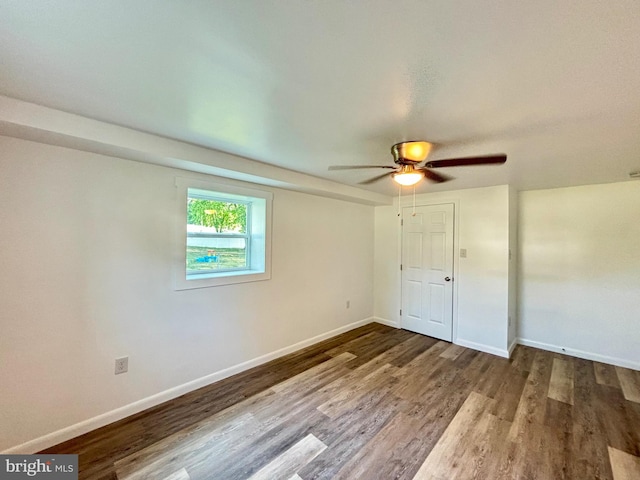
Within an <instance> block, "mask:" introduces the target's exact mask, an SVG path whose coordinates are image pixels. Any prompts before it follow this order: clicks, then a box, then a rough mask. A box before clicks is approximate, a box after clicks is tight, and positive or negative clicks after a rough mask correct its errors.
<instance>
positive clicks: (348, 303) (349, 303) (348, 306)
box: [347, 300, 351, 308]
mask: <svg viewBox="0 0 640 480" xmlns="http://www.w3.org/2000/svg"><path fill="white" fill-rule="evenodd" d="M350 307H351V300H347V308H350Z"/></svg>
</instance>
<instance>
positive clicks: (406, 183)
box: [393, 172, 424, 187]
mask: <svg viewBox="0 0 640 480" xmlns="http://www.w3.org/2000/svg"><path fill="white" fill-rule="evenodd" d="M423 177H424V174H422V173H419V172H412V173H402V172H400V173H394V174H393V180H394V181H395V182H396V183H398V184H400V185H402V186H403V187H410V186H411V185H415V184H416V183H418V182H419V181H420V180H422V178H423Z"/></svg>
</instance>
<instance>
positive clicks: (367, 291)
mask: <svg viewBox="0 0 640 480" xmlns="http://www.w3.org/2000/svg"><path fill="white" fill-rule="evenodd" d="M0 151H1V152H2V154H1V155H0V172H1V174H0V205H2V208H1V209H0V331H1V334H0V357H1V361H0V385H2V388H1V394H0V451H3V450H5V449H8V448H10V447H13V446H16V445H19V444H22V443H24V442H29V441H32V440H34V439H36V438H38V437H41V436H43V435H47V434H50V433H51V432H56V431H59V430H60V429H64V428H66V427H69V426H72V425H74V424H77V423H78V422H82V421H85V420H87V419H91V418H93V417H96V416H98V415H101V414H104V413H105V412H112V411H113V410H114V409H117V408H119V407H123V406H126V405H130V404H132V402H136V401H140V400H141V399H145V398H149V397H150V396H152V395H154V394H158V393H159V392H165V391H167V390H168V389H172V388H174V387H178V386H180V385H183V384H185V383H186V382H190V381H194V380H197V379H199V378H201V377H205V376H207V375H211V374H212V373H215V372H220V371H221V370H224V369H227V368H229V367H233V366H237V365H238V364H241V363H242V362H246V361H248V360H251V359H255V358H256V357H260V356H262V355H265V354H269V353H271V352H274V351H276V350H278V349H282V348H286V347H288V346H291V345H293V344H296V343H297V342H301V341H305V340H307V339H310V338H312V337H314V336H317V335H322V334H324V333H326V332H330V331H333V330H336V329H345V328H349V327H350V326H353V324H354V322H358V321H361V320H365V319H367V318H370V317H371V315H372V310H373V307H372V306H373V298H372V291H373V235H374V231H373V229H374V212H373V207H369V206H364V205H358V204H354V203H348V202H343V201H339V200H333V199H327V198H320V197H316V196H311V195H307V194H301V193H295V192H290V191H285V190H277V189H271V191H274V195H275V196H274V204H273V248H272V250H273V256H272V279H271V280H269V281H263V282H255V283H248V284H240V285H232V286H223V287H215V288H204V289H196V290H186V291H174V290H173V289H172V281H171V278H172V277H171V275H172V270H171V268H172V262H171V258H172V255H174V249H173V248H174V247H173V245H172V240H173V238H174V235H173V228H174V225H173V222H174V219H175V215H176V212H177V211H178V210H177V209H178V208H184V207H183V206H178V205H177V204H176V200H175V188H174V178H175V176H193V177H194V178H212V177H206V176H205V175H199V174H191V173H187V172H184V171H180V170H173V169H170V168H165V167H160V166H152V165H147V164H143V163H137V162H132V161H127V160H122V159H116V158H112V157H104V156H100V155H96V154H91V153H84V152H80V151H76V150H69V149H64V148H60V147H52V146H46V145H41V144H37V143H31V142H27V141H23V140H17V139H10V138H6V137H0ZM212 155H215V153H212ZM217 181H220V179H217ZM223 181H224V180H223ZM259 188H263V189H267V190H268V189H269V188H268V187H259ZM347 300H350V301H351V308H350V309H346V301H347ZM123 355H128V356H129V373H127V374H125V375H118V376H115V375H114V374H113V368H114V365H113V364H114V359H115V358H116V357H119V356H123ZM139 405H142V404H139ZM143 406H144V405H143ZM141 408H142V407H141ZM125 413H126V412H125ZM129 413H130V412H129ZM67 433H78V431H77V430H76V431H73V432H71V431H67ZM63 436H64V435H63ZM46 438H48V439H49V440H48V441H59V440H61V438H60V436H55V434H54V435H53V436H52V437H46ZM44 443H45V444H46V443H47V441H46V440H45V441H44ZM31 445H38V446H39V447H42V446H45V445H43V444H42V442H40V443H38V441H36V442H34V443H32V444H31Z"/></svg>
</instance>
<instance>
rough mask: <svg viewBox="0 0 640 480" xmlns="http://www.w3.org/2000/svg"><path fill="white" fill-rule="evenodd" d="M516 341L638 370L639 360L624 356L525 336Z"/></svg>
mask: <svg viewBox="0 0 640 480" xmlns="http://www.w3.org/2000/svg"><path fill="white" fill-rule="evenodd" d="M518 343H519V344H520V345H525V346H527V347H534V348H539V349H540V350H547V351H548V352H555V353H564V354H565V355H571V356H572V357H578V358H583V359H585V360H592V361H595V362H600V363H608V364H609V365H617V366H618V367H624V368H631V369H633V370H640V363H639V362H633V361H629V360H626V359H624V358H617V357H609V356H607V355H600V354H599V353H592V352H585V351H584V350H577V349H574V348H567V347H561V346H559V345H553V344H550V343H544V342H536V341H535V340H528V339H526V338H518Z"/></svg>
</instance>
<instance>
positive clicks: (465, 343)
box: [453, 338, 509, 358]
mask: <svg viewBox="0 0 640 480" xmlns="http://www.w3.org/2000/svg"><path fill="white" fill-rule="evenodd" d="M453 343H455V344H456V345H460V346H462V347H468V348H472V349H474V350H478V351H480V352H485V353H490V354H491V355H497V356H498V357H504V358H509V350H503V349H500V348H496V347H492V346H491V345H485V344H483V343H476V342H472V341H470V340H465V339H464V338H457V339H456V341H455V342H453Z"/></svg>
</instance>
